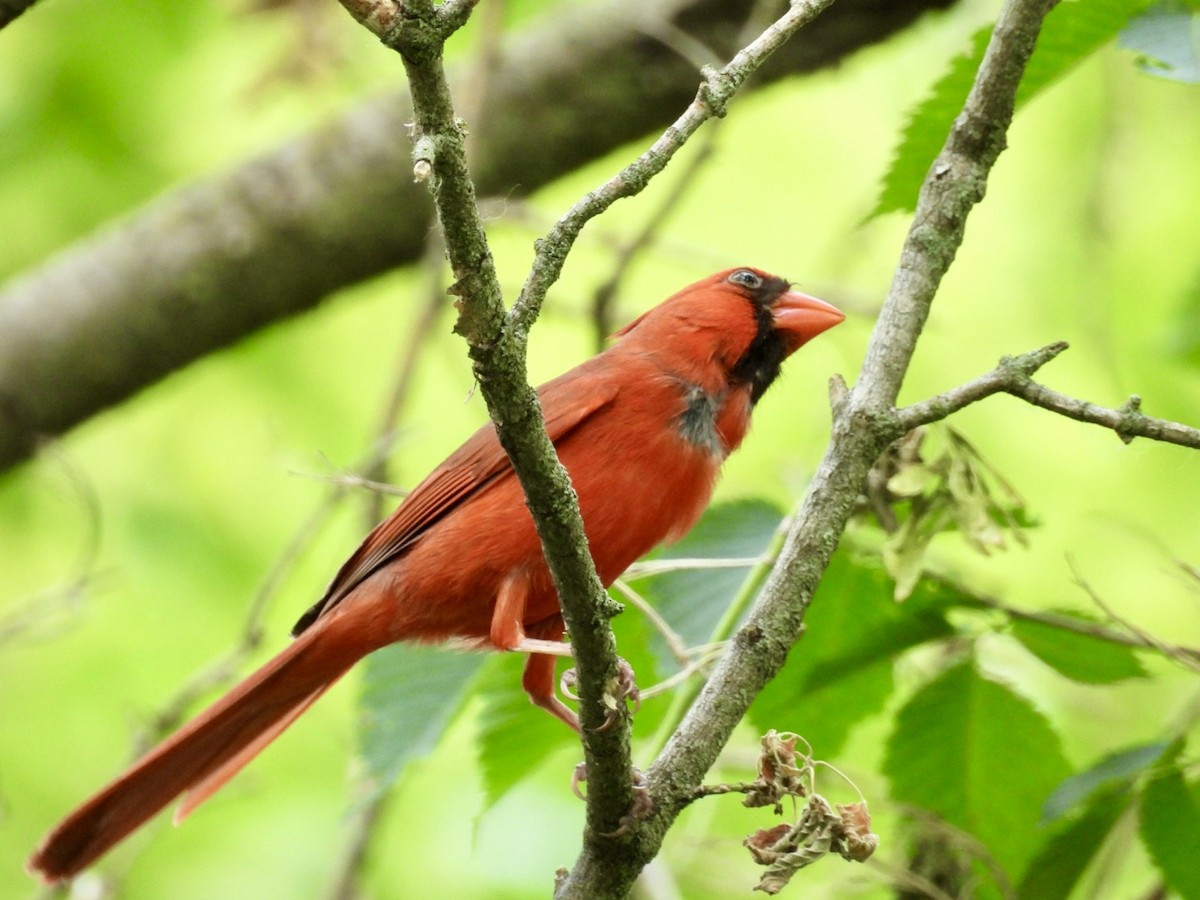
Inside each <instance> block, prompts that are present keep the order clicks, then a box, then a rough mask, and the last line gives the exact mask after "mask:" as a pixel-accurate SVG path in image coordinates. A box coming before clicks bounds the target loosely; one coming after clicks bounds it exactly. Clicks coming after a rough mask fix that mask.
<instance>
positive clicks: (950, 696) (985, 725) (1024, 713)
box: [884, 662, 1069, 879]
mask: <svg viewBox="0 0 1200 900" xmlns="http://www.w3.org/2000/svg"><path fill="white" fill-rule="evenodd" d="M884 771H885V773H886V774H887V775H888V777H889V778H890V779H891V782H892V796H893V797H894V798H895V799H896V800H897V801H899V802H902V803H909V804H912V805H913V806H917V807H920V808H923V809H927V810H930V811H932V812H934V813H936V814H937V815H939V816H941V817H942V818H943V819H944V820H946V821H947V822H949V823H950V824H952V825H955V826H957V827H959V828H962V829H963V830H965V831H967V832H969V833H970V834H973V835H974V836H975V837H977V838H978V839H979V840H980V841H981V842H982V843H983V845H984V846H985V847H986V848H987V850H988V852H989V853H990V854H991V856H992V857H993V858H994V859H995V861H996V862H997V863H998V864H999V865H1000V867H1001V868H1002V869H1003V870H1004V871H1005V872H1006V873H1008V875H1009V878H1010V879H1011V878H1012V877H1013V876H1014V875H1015V874H1017V873H1019V872H1020V871H1021V870H1022V869H1023V868H1024V866H1025V864H1026V862H1027V861H1028V860H1029V859H1030V858H1031V857H1032V855H1033V853H1034V852H1035V850H1036V848H1037V844H1038V836H1037V832H1036V828H1037V822H1038V817H1039V815H1040V812H1041V807H1042V803H1043V801H1044V800H1045V798H1046V796H1047V795H1048V794H1049V793H1050V791H1051V790H1052V789H1053V788H1054V787H1055V785H1057V784H1058V783H1059V782H1061V781H1062V780H1063V778H1065V777H1066V775H1067V773H1068V772H1069V768H1068V766H1067V762H1066V760H1065V759H1064V758H1063V754H1062V749H1061V748H1060V746H1059V740H1058V735H1057V734H1055V732H1054V730H1053V729H1052V728H1051V727H1050V725H1049V723H1048V722H1047V721H1046V719H1045V718H1044V717H1043V716H1042V714H1041V713H1039V712H1038V711H1037V710H1036V709H1034V708H1033V706H1032V704H1030V703H1029V701H1028V700H1026V699H1025V698H1023V697H1021V696H1020V695H1019V694H1017V693H1016V692H1014V691H1013V690H1012V689H1011V688H1009V687H1008V686H1006V685H1004V684H1000V683H999V682H996V681H993V680H992V679H990V678H986V677H984V676H982V675H981V674H980V673H979V672H978V671H976V669H975V667H974V665H973V664H971V663H970V662H963V663H960V664H958V665H955V666H953V667H952V668H950V669H948V670H947V671H945V672H943V673H942V674H941V675H940V676H939V677H938V678H936V679H934V680H933V681H932V682H930V683H929V684H927V685H925V687H923V688H921V690H919V691H918V692H917V693H916V694H915V695H914V696H913V697H912V698H911V699H910V700H909V702H908V703H907V704H906V705H905V706H904V708H903V709H902V710H901V711H900V712H899V714H898V715H897V717H896V727H895V731H894V732H893V733H892V736H891V738H890V739H889V741H888V746H887V753H886V758H885V760H884Z"/></svg>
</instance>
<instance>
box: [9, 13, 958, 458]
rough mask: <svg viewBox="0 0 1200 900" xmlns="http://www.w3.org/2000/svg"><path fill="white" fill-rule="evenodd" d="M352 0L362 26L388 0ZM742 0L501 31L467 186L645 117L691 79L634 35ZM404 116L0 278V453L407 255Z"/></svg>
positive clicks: (360, 116)
mask: <svg viewBox="0 0 1200 900" xmlns="http://www.w3.org/2000/svg"><path fill="white" fill-rule="evenodd" d="M349 2H350V3H351V5H352V6H355V7H356V10H355V12H356V15H358V16H360V17H362V18H363V19H365V20H366V21H367V22H368V23H373V24H371V25H370V26H369V27H372V30H375V31H376V33H380V30H381V29H383V28H384V27H385V25H386V23H388V22H389V21H390V20H389V19H388V15H389V14H390V13H389V10H391V11H393V12H394V10H395V8H396V6H395V4H394V3H391V2H389V0H358V2H354V0H349ZM753 2H754V0H737V2H734V0H648V2H646V3H642V4H640V5H639V6H638V8H637V14H636V15H634V14H632V13H631V5H630V4H629V3H628V2H626V0H597V2H592V3H587V4H582V5H573V4H568V5H566V6H564V7H562V8H561V9H560V10H558V11H556V12H555V13H554V14H553V15H550V16H547V17H546V18H545V19H544V20H543V21H541V22H539V23H537V24H536V25H534V26H532V27H530V28H529V29H528V30H526V31H523V32H521V33H518V34H513V35H510V36H508V37H507V38H506V39H505V40H504V42H503V46H502V48H501V50H500V53H499V56H498V59H497V62H496V67H495V70H494V72H493V73H492V77H490V78H489V79H488V83H487V96H486V98H484V102H483V103H482V104H481V106H482V108H486V109H487V111H488V115H487V116H486V117H485V118H483V119H481V120H480V121H478V122H475V121H473V122H472V123H471V132H472V137H471V139H472V141H473V142H474V144H475V147H474V150H475V157H474V158H475V159H476V160H477V165H476V167H475V180H476V185H477V188H478V189H479V190H480V191H482V192H484V193H492V194H502V195H506V196H514V195H524V194H527V193H528V192H530V191H532V190H534V189H536V188H538V187H539V186H541V185H543V184H546V183H548V182H549V181H552V180H553V179H555V178H557V177H559V176H561V175H562V174H564V173H565V172H569V171H571V170H572V169H574V168H576V167H578V166H580V165H582V164H583V163H585V162H587V161H589V160H592V159H595V158H597V157H599V156H602V155H603V154H605V153H607V152H609V151H610V150H612V149H613V148H615V147H618V146H621V145H622V144H624V143H626V142H628V141H630V140H634V139H636V138H638V137H640V136H642V135H645V134H648V133H652V132H654V131H658V130H661V129H662V128H663V127H664V126H665V125H666V124H667V123H669V122H670V121H671V118H672V117H674V116H675V115H676V114H677V112H678V110H679V109H680V108H681V107H682V106H684V105H686V104H687V102H688V100H689V99H690V98H691V94H692V93H693V92H694V91H695V84H696V81H695V69H694V68H693V66H692V65H691V63H690V62H689V61H688V60H687V59H685V58H683V57H681V56H680V55H679V54H678V52H677V51H676V49H674V48H673V47H670V46H667V45H666V44H664V43H663V41H662V40H659V39H657V38H655V37H652V36H651V35H652V34H655V33H658V32H662V31H664V30H672V29H674V30H676V31H678V30H680V29H682V30H684V31H686V33H687V34H688V35H689V36H690V37H691V38H693V39H694V40H697V41H699V42H701V43H703V44H705V45H708V46H711V47H712V48H713V49H714V52H717V53H719V54H722V55H728V54H732V53H733V52H734V51H735V50H736V49H737V47H736V45H735V44H734V43H733V40H734V37H735V36H736V34H737V32H738V30H739V28H740V27H741V24H742V22H743V20H744V19H745V16H746V14H747V11H748V10H749V9H750V8H751V6H752V5H753ZM951 2H953V0H915V2H912V3H901V4H897V3H893V2H891V0H842V2H841V3H839V4H838V6H837V7H836V8H835V10H834V11H833V12H832V13H831V14H830V15H829V16H826V17H823V19H822V21H820V22H818V23H817V25H816V26H815V27H814V28H813V29H810V31H809V33H808V34H807V35H806V37H805V39H804V40H801V41H796V42H793V43H791V44H789V45H788V47H786V48H785V49H784V51H783V52H782V53H780V54H777V55H776V57H775V59H774V60H773V62H772V65H771V66H769V67H767V68H765V69H764V70H763V72H762V74H761V80H762V81H763V82H770V81H774V80H776V79H778V78H781V77H783V76H785V75H788V74H791V73H794V72H803V71H811V70H813V69H816V68H820V67H822V66H827V65H830V64H833V63H835V62H837V61H838V60H840V59H841V58H842V57H843V56H845V54H847V53H849V52H851V51H852V50H854V49H857V48H858V47H861V46H863V45H864V44H868V43H871V42H874V41H877V40H880V39H882V38H884V37H886V36H887V35H889V34H891V33H892V32H893V31H895V30H897V29H899V28H902V27H903V26H905V25H907V24H908V23H910V22H911V21H912V20H913V19H914V18H916V17H917V16H918V15H920V14H921V13H922V12H924V11H926V10H928V9H935V8H941V7H944V6H947V5H949V4H950V3H951ZM18 6H20V3H18ZM456 8H457V5H456ZM372 17H374V18H372ZM647 72H653V73H654V77H653V78H648V77H644V76H645V73H647ZM563 97H570V98H572V102H571V103H567V104H564V103H563V102H562V98H563ZM412 116H413V113H412V108H411V106H410V105H409V103H408V102H407V100H405V99H403V98H402V97H401V96H400V95H398V94H397V95H394V96H388V97H383V98H380V99H376V100H372V101H370V102H367V103H364V104H362V105H361V106H359V107H358V108H356V109H353V110H351V111H350V112H348V113H346V114H345V115H343V116H342V117H341V118H340V119H338V120H336V121H334V122H332V123H331V124H329V125H326V126H323V127H321V128H318V129H316V130H314V131H313V132H312V133H311V134H310V135H308V136H305V137H302V138H300V139H298V140H295V141H292V142H290V143H288V144H287V145H285V146H283V147H281V148H280V149H279V150H277V151H275V152H273V153H270V154H267V155H265V156H263V157H260V158H258V159H256V160H253V161H251V162H249V163H247V164H245V165H243V166H241V167H240V168H238V169H236V170H235V171H233V172H230V173H228V174H224V175H220V176H215V177H212V178H208V179H205V180H203V181H200V182H197V183H196V184H193V185H191V186H188V187H185V188H183V189H179V190H176V191H173V192H171V193H169V194H166V195H164V196H163V197H161V198H159V199H157V200H155V201H153V202H152V203H150V204H147V205H146V206H145V207H143V208H142V209H141V210H139V211H137V212H135V213H134V214H133V215H131V216H130V217H128V218H126V219H125V220H124V221H121V222H117V223H115V224H113V225H111V226H109V227H107V228H105V229H103V230H102V231H100V232H98V233H96V234H95V235H93V236H91V237H88V238H85V239H84V240H81V241H79V242H77V243H75V244H73V245H72V246H70V247H68V248H66V249H65V250H64V251H62V252H61V253H59V254H58V255H57V256H55V257H53V258H52V259H50V260H48V261H47V262H45V263H44V264H42V265H41V266H39V267H38V268H36V269H35V270H32V271H30V272H29V273H27V274H26V275H24V276H23V277H20V278H18V279H16V280H14V281H11V282H9V283H8V284H7V285H5V286H4V287H3V288H0V471H2V470H4V469H6V468H9V467H11V466H12V465H14V464H15V463H18V462H20V461H21V460H23V459H25V458H27V457H28V456H29V455H31V454H32V453H33V452H34V451H35V449H36V448H37V446H38V444H39V443H40V442H41V441H43V440H44V439H45V438H47V437H53V436H56V435H60V434H62V433H64V432H65V431H67V430H68V429H70V428H72V427H73V426H75V425H77V424H78V423H80V422H82V421H84V420H85V419H87V418H88V417H89V416H91V415H93V414H95V413H96V412H98V411H100V410H102V409H104V408H106V407H108V406H111V405H114V404H117V403H120V402H121V401H123V400H125V399H127V398H128V397H130V396H131V395H133V394H134V393H136V392H137V391H139V390H140V389H142V388H143V387H146V386H147V385H149V384H153V383H154V382H155V381H157V380H159V379H160V378H162V377H164V376H165V375H167V374H169V373H170V372H172V371H174V370H175V369H178V368H180V367H181V366H184V365H187V364H188V363H190V362H192V361H193V360H195V359H198V358H200V357H202V356H204V355H205V354H208V353H211V352H213V351H215V350H217V349H219V348H222V347H226V346H228V345H230V344H232V343H234V342H235V341H237V340H239V339H240V338H242V337H244V336H246V335H247V334H250V333H252V332H254V331H256V330H257V329H259V328H262V327H264V326H266V325H268V324H270V323H272V322H275V321H278V320H280V319H283V318H286V317H288V316H292V315H295V314H297V313H300V312H303V311H305V310H307V309H310V308H311V307H313V306H314V305H315V304H317V303H318V302H319V301H321V300H322V299H324V298H325V297H327V296H329V295H330V294H332V293H333V292H335V291H337V290H339V289H340V288H343V287H345V286H347V285H351V284H355V283H357V282H359V281H362V280H364V279H367V278H371V277H374V276H376V275H378V274H379V273H381V272H384V271H386V270H388V269H390V268H392V267H394V266H398V265H402V264H405V263H409V262H413V261H415V260H417V259H419V258H420V255H421V253H422V251H423V248H424V245H425V235H426V233H427V232H428V230H429V227H430V224H431V221H432V209H431V205H430V203H429V201H428V198H427V196H426V192H425V190H424V188H423V186H421V185H414V184H413V183H412V177H411V174H410V173H411V171H412V167H411V165H410V164H409V163H408V162H407V151H406V149H405V147H406V143H407V142H406V139H405V128H404V125H405V123H406V122H408V121H410V120H411V119H412ZM64 384H69V385H70V386H71V389H70V390H63V389H62V386H63V385H64Z"/></svg>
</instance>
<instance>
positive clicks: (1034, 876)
mask: <svg viewBox="0 0 1200 900" xmlns="http://www.w3.org/2000/svg"><path fill="white" fill-rule="evenodd" d="M1132 804H1133V793H1132V791H1130V789H1129V786H1128V785H1122V786H1120V787H1112V786H1111V785H1110V786H1109V787H1107V788H1105V789H1104V790H1101V791H1099V792H1096V793H1093V794H1092V795H1091V796H1090V799H1089V801H1088V803H1087V805H1086V807H1085V808H1084V809H1083V811H1082V813H1081V814H1080V815H1079V816H1077V817H1075V818H1072V819H1069V820H1064V821H1063V822H1061V823H1060V824H1059V827H1057V828H1056V829H1054V831H1053V832H1052V833H1051V834H1050V836H1049V837H1048V839H1047V840H1046V841H1045V843H1043V844H1042V848H1041V850H1039V851H1038V852H1037V854H1036V855H1035V856H1034V857H1033V860H1032V861H1031V862H1030V863H1029V866H1028V867H1027V868H1026V870H1025V874H1024V876H1022V878H1021V883H1020V885H1019V886H1018V887H1017V896H1018V897H1030V898H1033V897H1036V898H1037V900H1067V898H1068V897H1069V896H1070V895H1071V892H1072V891H1073V890H1075V888H1076V886H1077V885H1078V884H1079V879H1080V878H1082V877H1083V873H1084V872H1085V871H1086V870H1087V867H1088V866H1089V865H1090V864H1091V862H1092V860H1093V859H1095V858H1096V854H1097V853H1099V852H1100V848H1101V847H1102V846H1103V845H1104V841H1105V840H1106V839H1107V837H1108V835H1109V833H1110V832H1112V830H1113V827H1114V826H1115V825H1116V824H1117V821H1118V820H1119V819H1120V818H1121V816H1122V815H1124V814H1125V812H1126V811H1127V810H1128V809H1129V808H1130V807H1131V806H1132Z"/></svg>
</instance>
